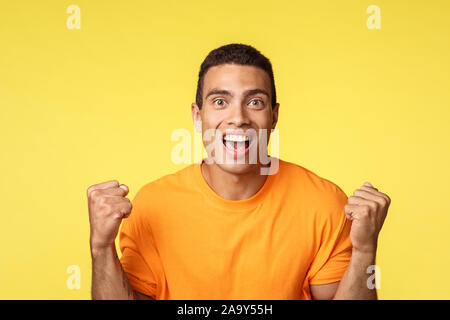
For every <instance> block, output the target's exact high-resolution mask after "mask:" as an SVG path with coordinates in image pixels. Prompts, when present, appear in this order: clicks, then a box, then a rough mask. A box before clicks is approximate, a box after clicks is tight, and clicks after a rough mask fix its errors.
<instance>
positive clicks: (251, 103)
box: [250, 99, 264, 107]
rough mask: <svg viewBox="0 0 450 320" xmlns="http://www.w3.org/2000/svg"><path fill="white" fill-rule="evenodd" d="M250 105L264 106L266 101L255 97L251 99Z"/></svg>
mask: <svg viewBox="0 0 450 320" xmlns="http://www.w3.org/2000/svg"><path fill="white" fill-rule="evenodd" d="M250 105H251V106H254V107H259V106H263V105H264V101H262V100H260V99H253V100H252V101H250Z"/></svg>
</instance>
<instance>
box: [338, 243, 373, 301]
mask: <svg viewBox="0 0 450 320" xmlns="http://www.w3.org/2000/svg"><path fill="white" fill-rule="evenodd" d="M374 264H375V252H373V253H372V252H371V253H364V252H359V251H356V250H353V253H352V258H351V260H350V264H349V265H348V267H347V270H346V271H345V273H344V276H343V277H342V280H341V282H340V284H339V286H338V288H337V291H336V294H335V295H334V298H333V299H336V300H343V299H346V300H350V299H359V300H377V291H376V290H375V288H373V289H370V288H369V287H368V286H367V279H368V275H367V273H366V270H367V267H369V266H370V265H374Z"/></svg>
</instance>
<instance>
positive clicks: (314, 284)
mask: <svg viewBox="0 0 450 320" xmlns="http://www.w3.org/2000/svg"><path fill="white" fill-rule="evenodd" d="M276 101H277V100H276V92H275V84H274V77H273V72H272V66H271V64H270V62H269V60H268V59H267V58H266V57H264V56H263V55H262V54H261V53H260V52H259V51H257V50H256V49H254V48H253V47H250V46H247V45H242V44H230V45H226V46H222V47H220V48H218V49H215V50H213V51H212V52H210V53H209V55H208V56H207V57H206V59H205V60H204V61H203V63H202V65H201V68H200V73H199V79H198V87H197V97H196V103H193V104H192V107H191V111H192V117H193V120H194V123H195V126H196V128H197V130H199V131H201V132H202V133H206V132H211V131H212V132H213V133H215V134H213V135H212V136H214V139H206V138H205V134H204V135H203V137H204V145H205V148H206V149H207V150H208V149H209V150H210V152H208V158H207V159H204V160H203V162H202V163H201V164H193V165H190V166H188V167H186V168H185V169H183V170H180V171H178V172H176V173H174V174H171V175H167V176H165V177H162V178H160V179H158V180H156V181H153V182H151V183H148V184H146V185H145V186H144V187H142V188H141V189H140V190H139V191H138V193H137V194H136V196H135V198H134V200H133V205H131V202H130V201H129V200H128V199H127V198H126V197H125V196H126V195H127V194H128V187H127V186H125V185H123V184H122V185H119V183H118V182H117V181H108V182H104V183H100V184H97V185H93V186H91V187H89V189H88V191H87V194H88V203H89V217H90V224H91V237H90V245H91V253H92V268H93V270H92V271H93V272H92V298H93V299H376V297H377V296H376V291H375V290H373V289H370V288H368V286H367V279H368V277H369V275H368V274H367V273H366V270H367V268H368V267H369V266H370V265H374V264H375V254H376V248H377V238H378V233H379V231H380V229H381V227H382V224H383V222H384V219H385V217H386V214H387V210H388V207H389V204H390V199H389V197H388V196H387V195H386V194H384V193H381V192H379V191H378V190H377V189H376V188H375V187H373V186H372V185H371V184H370V183H365V184H364V185H363V186H362V187H361V188H359V189H357V190H356V191H355V192H354V195H353V196H351V197H349V198H347V196H346V195H345V193H344V192H343V191H342V190H341V189H340V188H339V187H338V186H337V185H335V184H334V183H332V182H330V181H328V180H326V179H324V178H321V177H319V176H317V175H316V174H314V173H313V172H311V171H309V170H307V169H305V168H303V167H302V166H299V165H295V164H292V163H289V162H285V161H282V160H280V159H274V158H270V163H266V164H264V163H262V162H263V161H261V159H262V157H261V155H264V154H262V153H257V155H258V156H257V157H256V158H257V161H256V162H255V161H250V160H251V154H250V151H251V150H263V151H266V150H267V149H266V148H267V141H268V140H267V139H263V138H262V137H264V135H263V134H261V133H262V132H264V130H266V132H267V136H269V135H270V131H271V129H274V128H275V126H276V123H277V120H278V110H279V107H280V105H279V104H278V103H277V102H276ZM248 132H253V133H254V134H253V135H250V134H249V133H248ZM211 140H213V141H211ZM211 146H215V148H210V147H211ZM217 146H219V147H217ZM255 148H256V149H255ZM230 160H231V161H230ZM237 160H240V161H237ZM275 163H276V165H275ZM263 169H268V170H271V172H269V174H262V172H263V171H262V170H263ZM123 218H127V219H125V220H123V225H122V229H121V233H120V248H121V251H122V257H121V259H120V260H119V258H118V256H117V253H116V247H115V238H116V236H117V233H118V229H119V225H120V223H121V221H122V219H123Z"/></svg>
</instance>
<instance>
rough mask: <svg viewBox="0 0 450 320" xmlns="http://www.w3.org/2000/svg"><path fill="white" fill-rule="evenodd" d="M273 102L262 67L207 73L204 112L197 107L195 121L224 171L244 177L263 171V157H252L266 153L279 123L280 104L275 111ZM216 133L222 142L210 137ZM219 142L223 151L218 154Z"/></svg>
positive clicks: (224, 68) (216, 69)
mask: <svg viewBox="0 0 450 320" xmlns="http://www.w3.org/2000/svg"><path fill="white" fill-rule="evenodd" d="M271 100H272V92H271V85H270V78H269V76H268V74H267V73H266V72H265V71H264V70H262V69H260V68H258V67H254V66H243V65H237V64H223V65H219V66H214V67H211V68H210V69H209V70H208V71H207V72H206V74H205V76H204V78H203V105H202V109H201V110H199V108H198V106H197V104H196V103H193V104H192V117H193V120H194V121H196V122H198V121H201V129H202V134H203V144H204V146H205V148H206V150H207V151H208V150H211V153H210V152H208V153H209V154H208V156H210V155H211V156H212V157H213V158H214V159H215V162H216V163H217V165H218V166H219V167H220V168H221V169H223V170H225V171H227V172H230V173H234V174H243V173H246V172H249V171H251V170H252V169H255V168H256V167H259V164H258V163H259V156H258V157H257V159H256V161H254V157H253V156H252V157H251V154H253V155H257V154H258V153H259V151H256V150H260V149H261V147H262V148H263V150H264V151H265V150H266V148H267V144H268V141H269V136H270V130H271V129H274V128H275V125H276V122H277V119H278V108H279V104H276V106H275V108H274V109H272V106H271ZM261 129H263V130H265V131H266V133H267V138H266V139H262V136H261ZM212 131H215V132H216V133H218V134H220V138H218V137H219V135H217V136H213V137H211V135H210V134H209V135H207V134H206V133H207V132H209V133H210V132H212ZM207 136H208V137H207ZM215 138H217V140H216V145H215V146H214V147H212V145H211V146H210V144H211V143H212V144H214V143H215V141H214V139H215ZM218 141H219V142H220V148H222V150H220V152H218V153H217V154H216V152H215V151H217V150H218V149H217V148H218V146H219V144H217V143H218ZM250 159H252V160H250Z"/></svg>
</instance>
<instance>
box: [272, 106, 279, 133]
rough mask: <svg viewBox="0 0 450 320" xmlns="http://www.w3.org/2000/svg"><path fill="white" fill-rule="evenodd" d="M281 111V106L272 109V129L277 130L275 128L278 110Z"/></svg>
mask: <svg viewBox="0 0 450 320" xmlns="http://www.w3.org/2000/svg"><path fill="white" fill-rule="evenodd" d="M279 109H280V104H279V103H277V104H275V107H274V108H273V109H272V129H275V126H276V125H277V122H278V110H279Z"/></svg>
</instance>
